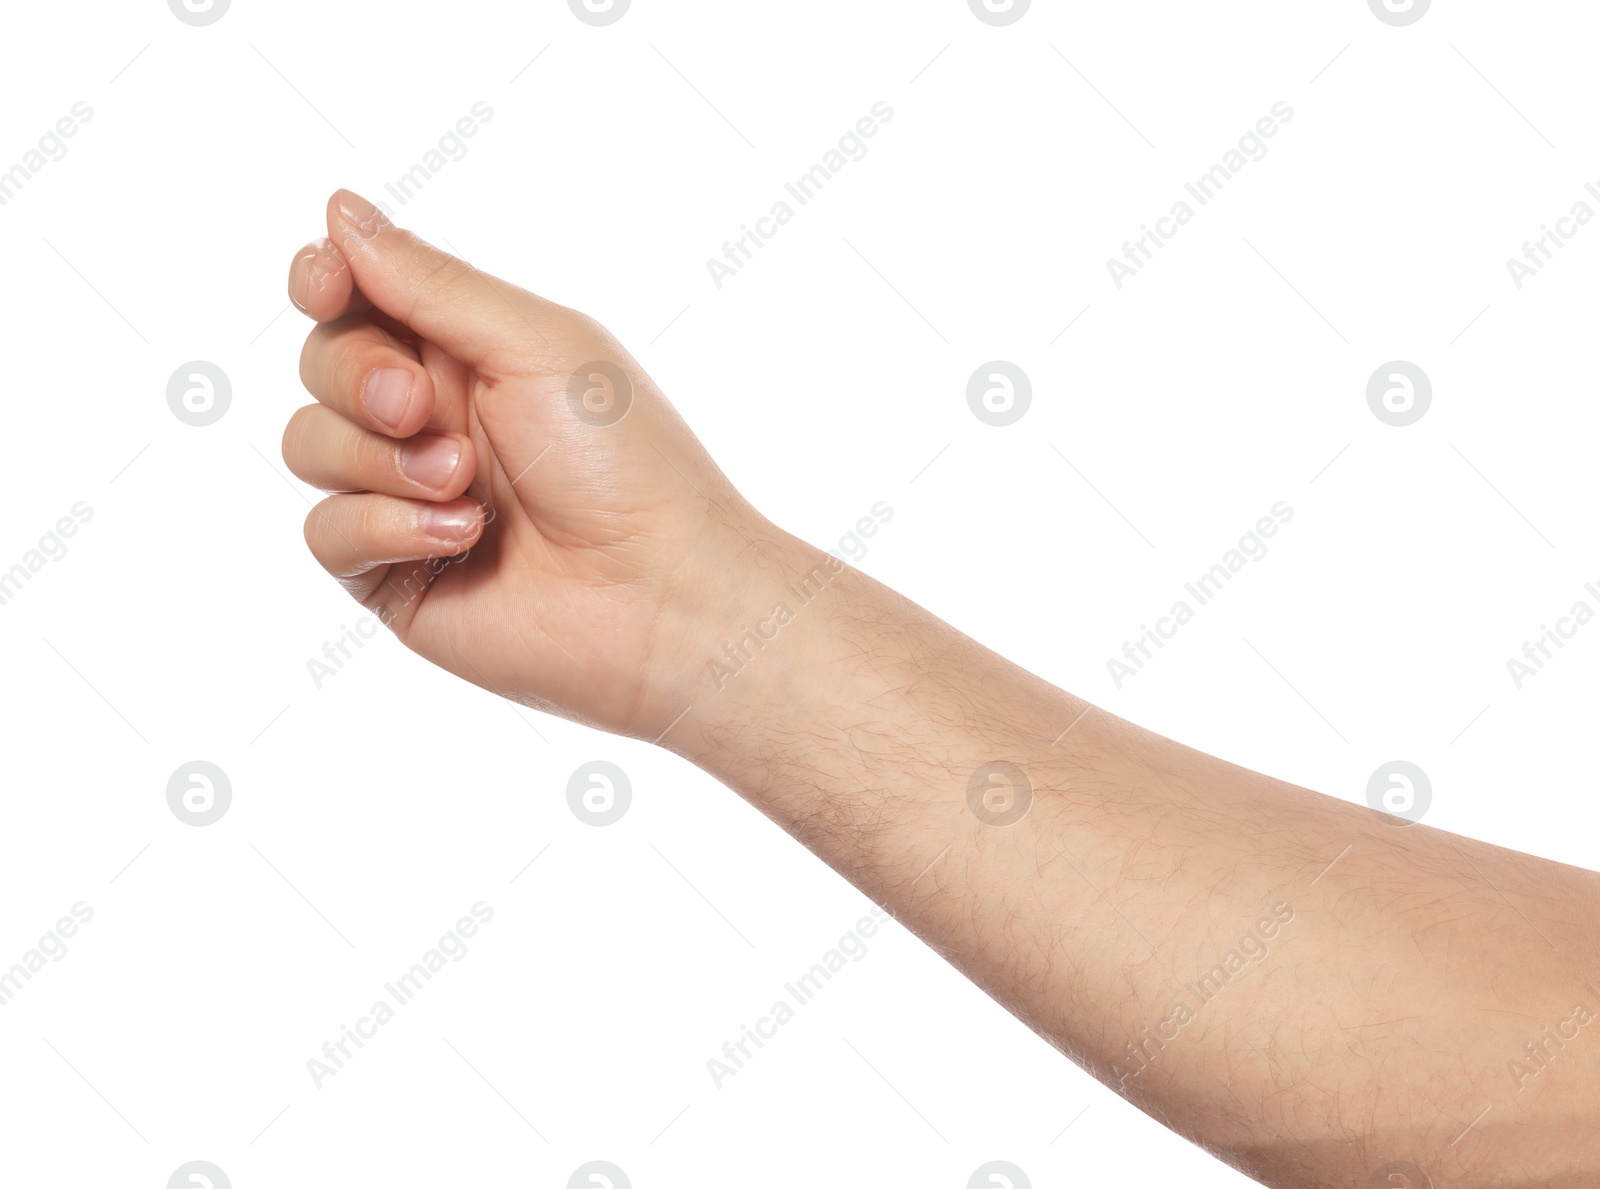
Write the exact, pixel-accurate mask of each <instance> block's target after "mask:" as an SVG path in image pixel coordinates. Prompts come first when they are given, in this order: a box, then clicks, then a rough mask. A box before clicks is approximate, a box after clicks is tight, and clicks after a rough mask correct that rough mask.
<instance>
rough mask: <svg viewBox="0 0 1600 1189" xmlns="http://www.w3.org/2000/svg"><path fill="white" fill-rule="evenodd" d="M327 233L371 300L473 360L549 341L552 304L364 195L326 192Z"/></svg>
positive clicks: (465, 359)
mask: <svg viewBox="0 0 1600 1189" xmlns="http://www.w3.org/2000/svg"><path fill="white" fill-rule="evenodd" d="M328 235H329V237H330V238H331V239H332V240H333V242H334V243H335V244H337V245H338V246H339V249H340V251H341V252H342V253H343V254H344V258H345V259H346V260H347V261H349V262H350V270H351V272H352V273H353V274H354V275H355V282H356V286H357V287H358V288H359V289H360V290H361V292H362V293H364V294H365V295H366V296H367V298H368V299H370V300H371V302H372V304H373V305H375V306H376V307H377V308H378V309H380V310H382V311H383V312H384V313H385V314H388V315H389V316H390V317H392V318H395V319H396V320H398V321H400V322H403V323H405V325H407V326H409V327H410V328H411V329H412V330H414V331H416V332H417V333H418V334H420V335H421V336H422V337H424V338H426V339H429V340H431V341H432V342H434V343H437V344H438V345H439V346H440V347H442V348H444V349H445V350H446V351H448V352H449V353H450V354H451V355H453V356H455V357H456V358H457V359H459V360H461V362H463V363H465V364H468V365H469V366H472V367H478V368H481V365H482V364H483V363H484V362H485V360H488V359H491V358H493V357H497V356H498V357H502V358H503V357H504V354H505V352H506V351H507V349H508V348H510V347H514V346H515V345H517V344H519V343H524V342H526V341H527V340H529V339H530V338H532V339H533V340H535V341H536V342H538V343H540V344H547V343H548V342H549V339H548V338H547V337H546V335H545V332H544V329H543V324H544V323H546V322H547V321H548V317H549V314H550V313H551V312H553V311H554V310H555V309H557V307H556V306H555V305H554V304H553V303H551V302H547V301H545V300H544V299H543V298H541V297H537V296H535V295H534V294H532V293H529V292H528V291H527V290H525V289H519V288H517V287H516V286H515V285H512V284H509V283H508V282H506V281H502V280H500V279H498V278H496V277H492V276H490V275H489V274H488V273H486V272H484V271H482V270H481V269H478V268H474V267H473V266H472V265H470V264H468V263H467V262H466V261H464V260H461V259H459V258H457V257H455V256H452V255H451V254H450V253H448V252H445V251H443V250H441V249H439V248H436V247H434V246H433V245H432V244H430V243H428V242H427V241H426V240H424V239H422V238H421V237H420V236H418V235H416V234H414V233H413V232H410V231H405V230H402V229H401V228H399V227H396V226H395V225H394V223H393V222H392V221H390V219H389V217H388V216H387V215H385V214H384V213H383V212H382V211H380V210H379V209H378V208H377V207H375V206H373V205H372V203H370V202H368V201H367V200H366V199H365V198H362V197H361V196H360V195H359V194H356V193H354V192H352V191H350V190H340V191H338V192H336V193H335V194H334V195H333V197H332V198H330V199H328Z"/></svg>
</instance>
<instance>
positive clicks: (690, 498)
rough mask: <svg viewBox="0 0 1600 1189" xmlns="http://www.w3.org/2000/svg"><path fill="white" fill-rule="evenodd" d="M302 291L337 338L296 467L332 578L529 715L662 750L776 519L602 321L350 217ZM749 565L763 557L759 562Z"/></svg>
mask: <svg viewBox="0 0 1600 1189" xmlns="http://www.w3.org/2000/svg"><path fill="white" fill-rule="evenodd" d="M327 223H328V238H326V239H321V240H318V241H316V242H314V243H312V244H310V245H308V246H307V247H306V248H304V249H303V250H302V251H301V252H300V253H299V254H298V255H297V256H296V257H295V260H294V263H293V265H292V266H291V268H290V273H289V293H290V297H291V299H292V300H293V301H294V302H295V304H296V306H298V307H299V308H300V309H301V310H303V311H304V312H305V313H306V314H308V315H309V316H310V317H312V318H313V319H315V320H316V321H317V322H318V323H319V325H318V326H317V327H316V329H314V330H313V331H312V332H311V334H310V336H309V337H308V338H307V340H306V345H305V350H304V352H303V354H302V357H301V365H300V372H301V378H302V380H303V382H304V384H305V386H306V388H307V390H308V391H310V393H311V395H312V396H314V397H316V399H317V401H318V403H317V404H314V405H309V406H307V407H306V408H303V409H300V410H298V411H297V412H296V413H295V414H294V416H293V417H292V418H291V419H290V421H289V425H288V428H287V429H286V431H285V433H284V438H283V457H284V461H285V462H286V463H287V464H288V466H289V469H290V470H291V471H293V472H294V474H296V475H298V476H299V477H300V478H301V479H303V480H305V481H306V482H307V483H311V484H314V485H315V486H318V487H321V488H323V489H324V490H326V491H331V492H338V493H340V494H336V495H332V496H330V497H329V498H328V499H326V500H324V501H322V502H321V503H320V504H318V505H317V506H316V507H315V508H314V509H313V510H312V512H311V514H310V516H309V517H307V519H306V525H305V533H306V542H307V544H309V545H310V547H311V551H312V553H313V554H314V555H315V557H316V558H317V560H318V561H319V562H321V563H322V565H323V566H324V567H325V568H326V569H327V570H328V572H329V573H331V574H333V576H334V577H336V578H338V579H339V581H340V582H341V583H342V584H343V585H344V586H345V587H346V589H348V590H349V591H350V593H351V594H352V595H354V596H355V598H356V599H357V600H359V601H360V602H361V603H362V604H363V605H365V606H366V607H368V608H369V609H371V610H372V611H374V612H375V613H376V614H377V615H378V616H379V617H380V618H381V619H382V620H383V621H384V622H385V623H386V624H387V625H388V626H389V627H390V628H391V629H392V630H393V631H394V632H395V634H396V635H397V636H399V638H400V639H401V640H402V641H403V642H404V643H405V644H406V646H407V647H409V648H411V649H413V650H414V651H416V652H418V653H420V654H421V655H422V656H424V657H427V658H428V659H429V660H431V661H433V662H434V663H435V664H437V665H440V666H441V667H443V668H445V669H448V670H450V671H451V672H453V673H455V674H457V675H458V676H461V677H464V678H466V679H467V680H468V681H472V682H475V683H476V684H478V685H481V686H483V687H484V688H486V689H489V690H492V691H494V692H495V693H498V694H501V695H503V696H506V697H509V698H512V699H514V700H516V701H518V702H521V703H523V704H524V705H529V706H534V707H537V708H539V709H542V710H549V711H552V712H555V713H559V714H564V715H566V716H567V717H569V718H574V719H577V720H578V721H581V722H586V723H589V724H592V725H596V726H600V727H603V728H605V729H607V730H611V731H616V732H619V733H623V734H632V735H636V736H642V737H645V738H653V737H655V736H656V735H658V734H659V733H661V732H662V731H663V730H664V729H665V728H666V727H667V726H668V725H669V724H670V723H671V722H672V720H673V718H674V716H676V715H678V714H679V713H680V712H682V711H683V709H684V708H685V707H686V706H687V705H689V704H690V703H691V702H692V701H693V700H694V693H693V691H692V689H690V688H689V687H690V686H691V684H692V683H693V682H694V681H695V680H696V679H697V678H699V677H702V676H703V674H704V671H705V666H706V658H707V657H709V656H712V655H715V654H717V653H718V652H719V651H720V649H721V647H722V639H721V638H719V637H725V636H726V634H727V631H728V625H729V624H730V623H733V624H736V623H738V622H740V618H741V616H742V615H745V614H748V606H749V603H748V600H747V599H746V598H743V597H741V595H742V593H743V591H742V587H743V585H744V582H745V579H744V578H743V577H742V572H743V569H744V568H746V563H747V562H748V558H749V556H750V554H751V550H750V546H751V545H752V543H754V541H755V540H757V539H761V540H763V541H770V540H771V539H772V538H773V536H774V534H775V530H773V529H772V528H771V526H769V525H766V524H765V523H764V522H763V521H762V520H761V518H760V517H759V516H758V515H757V514H756V513H755V512H754V510H753V509H752V508H751V507H750V506H749V505H748V504H747V503H746V502H745V501H744V500H743V499H742V498H741V497H740V496H739V494H738V492H736V491H735V490H734V489H733V486H732V485H731V484H730V483H729V482H728V480H727V478H726V477H725V476H724V475H723V474H722V472H721V471H720V470H718V469H717V466H716V464H715V463H713V462H712V461H711V459H710V457H709V456H708V455H707V454H706V452H705V450H704V449H703V448H702V447H701V445H700V443H699V442H698V441H697V440H696V439H695V437H694V435H693V434H692V433H690V431H689V429H688V427H687V426H686V425H685V424H684V423H683V421H682V419H681V418H680V417H679V416H678V415H677V413H676V412H675V411H674V410H673V408H672V406H671V405H670V404H669V403H668V402H667V400H666V398H665V397H664V396H662V394H661V393H660V391H659V390H657V388H656V387H655V385H654V384H653V383H651V381H650V378H649V377H648V376H646V375H645V374H644V372H643V370H642V369H641V368H640V367H639V365H638V363H636V362H635V361H634V360H633V358H632V357H631V356H629V355H628V353H627V352H626V351H625V350H623V348H622V347H621V345H620V344H618V343H617V341H616V340H615V339H613V338H612V337H611V335H609V334H608V333H607V332H606V331H605V329H604V328H602V327H601V326H599V325H598V324H597V323H595V322H594V321H593V320H592V319H590V318H587V317H585V316H584V315H582V314H580V313H578V312H576V311H574V310H569V309H566V308H564V307H562V306H559V305H556V304H554V303H552V302H549V301H546V300H544V299H543V298H540V297H536V296H535V295H533V294H532V293H528V292H526V291H525V290H522V289H518V288H516V287H515V286H513V285H509V284H507V283H505V282H504V281H500V280H496V279H495V278H493V277H490V276H488V275H487V274H485V273H483V272H480V271H479V270H477V269H475V268H473V267H472V266H470V265H468V264H466V263H464V262H462V261H461V260H458V259H456V258H455V257H454V256H451V255H449V254H447V253H445V252H442V251H440V250H439V249H438V248H435V247H433V246H431V245H429V244H427V243H425V242H424V241H422V240H421V239H419V238H418V237H417V236H415V235H413V234H411V233H410V232H407V231H402V230H400V229H399V228H397V227H395V226H394V224H393V223H391V222H390V221H389V220H388V219H387V218H386V217H385V216H384V215H383V214H382V213H381V212H379V211H378V210H377V209H376V208H375V207H373V206H372V204H371V203H369V202H367V201H366V200H365V199H362V198H360V197H359V196H357V195H355V194H352V193H350V192H349V191H346V190H341V191H339V192H338V193H337V194H335V195H334V196H333V198H332V199H330V200H329V203H328V209H327ZM741 557H743V558H745V559H746V562H744V563H742V562H741V560H740V559H741Z"/></svg>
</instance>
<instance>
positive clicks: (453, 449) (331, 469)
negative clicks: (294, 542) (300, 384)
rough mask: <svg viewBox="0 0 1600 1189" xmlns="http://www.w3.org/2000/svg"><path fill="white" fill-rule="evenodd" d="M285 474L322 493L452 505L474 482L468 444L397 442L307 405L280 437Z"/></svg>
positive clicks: (451, 437) (461, 440) (425, 438)
mask: <svg viewBox="0 0 1600 1189" xmlns="http://www.w3.org/2000/svg"><path fill="white" fill-rule="evenodd" d="M283 461H284V462H285V463H287V464H288V467H289V470H290V471H291V472H293V473H294V474H295V475H296V476H298V477H299V478H300V479H302V480H303V481H305V482H307V483H309V484H311V485H312V486H313V487H320V488H322V489H323V490H324V491H371V492H376V493H377V494H379V495H394V496H410V497H414V498H419V499H425V500H453V499H455V498H456V497H457V496H458V495H460V494H461V493H462V492H464V491H466V489H467V485H468V484H469V483H471V482H472V476H473V473H474V469H475V457H474V452H473V447H472V441H471V439H469V438H467V437H465V436H463V435H461V434H448V433H421V434H417V435H416V436H415V437H411V438H407V439H404V440H396V439H394V438H391V437H386V436H385V435H383V434H376V433H373V432H372V431H371V430H367V429H362V428H361V427H360V426H359V425H356V424H355V423H354V422H352V421H348V420H346V419H345V418H343V417H341V416H340V415H339V414H338V413H335V412H334V411H333V410H332V409H330V408H328V407H327V406H326V405H307V406H306V407H305V408H303V409H299V410H297V411H296V412H295V414H294V416H293V417H290V418H289V425H288V428H287V429H285V430H284V431H283Z"/></svg>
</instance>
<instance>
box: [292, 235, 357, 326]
mask: <svg viewBox="0 0 1600 1189" xmlns="http://www.w3.org/2000/svg"><path fill="white" fill-rule="evenodd" d="M289 300H290V301H292V302H293V303H294V306H295V309H297V310H299V311H300V312H301V313H302V314H306V315H309V316H310V317H311V318H313V319H315V320H316V321H318V322H332V321H333V320H334V319H335V318H342V317H343V316H344V315H345V314H352V313H361V312H362V311H363V310H368V309H371V308H372V302H370V301H369V300H367V297H366V295H365V294H363V293H362V292H361V291H360V290H359V289H357V288H356V282H355V275H354V274H353V273H351V271H350V265H349V263H348V262H347V261H346V260H345V258H344V253H342V252H340V251H339V249H338V248H336V247H335V246H334V244H333V241H332V240H330V239H328V238H327V237H326V236H324V237H323V238H321V239H316V240H312V241H311V242H310V243H309V244H307V245H306V246H305V247H303V248H301V249H300V250H299V251H298V252H296V253H295V256H294V259H293V260H292V261H291V262H290V264H289Z"/></svg>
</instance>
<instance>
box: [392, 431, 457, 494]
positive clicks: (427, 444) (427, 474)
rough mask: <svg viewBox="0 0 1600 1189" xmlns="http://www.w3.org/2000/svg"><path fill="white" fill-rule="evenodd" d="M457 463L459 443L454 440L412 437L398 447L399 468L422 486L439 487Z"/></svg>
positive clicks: (443, 483)
mask: <svg viewBox="0 0 1600 1189" xmlns="http://www.w3.org/2000/svg"><path fill="white" fill-rule="evenodd" d="M460 461H461V444H460V443H459V442H457V441H456V440H455V439H454V438H439V437H427V438H412V439H411V440H410V441H409V442H407V443H406V444H405V445H404V446H402V447H401V448H400V469H401V470H402V471H403V472H405V475H406V478H408V479H410V480H412V481H413V482H415V483H420V484H422V486H424V487H443V486H444V485H445V484H446V483H448V482H449V481H450V476H451V475H454V474H455V473H456V465H457V464H458V463H459V462H460Z"/></svg>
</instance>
